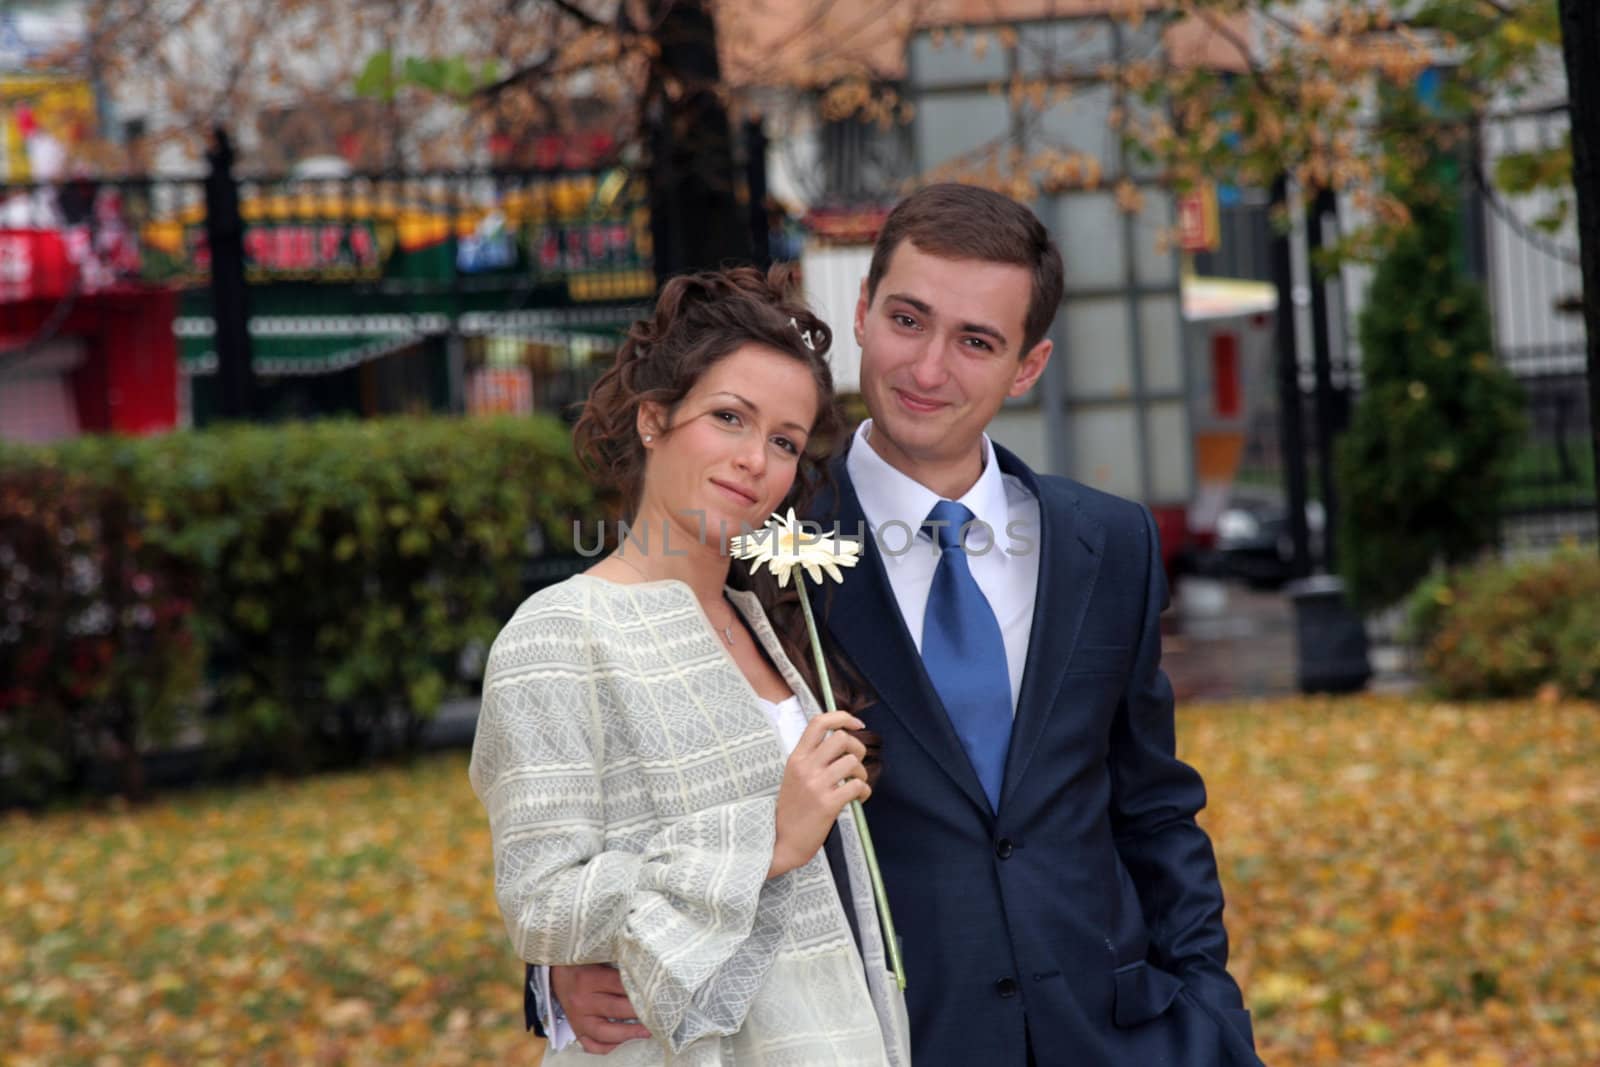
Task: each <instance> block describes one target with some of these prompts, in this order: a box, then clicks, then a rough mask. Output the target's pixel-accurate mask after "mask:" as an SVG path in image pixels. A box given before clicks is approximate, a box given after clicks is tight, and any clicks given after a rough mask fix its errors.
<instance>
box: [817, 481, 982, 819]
mask: <svg viewBox="0 0 1600 1067" xmlns="http://www.w3.org/2000/svg"><path fill="white" fill-rule="evenodd" d="M833 478H834V485H835V489H834V493H833V494H832V498H831V499H823V500H819V501H818V505H819V507H818V511H817V513H818V514H819V515H825V516H832V517H833V518H836V519H837V520H838V523H839V529H840V532H841V533H842V534H843V535H844V536H847V537H854V536H855V535H856V533H857V531H858V530H859V531H860V532H861V533H862V537H863V541H864V544H863V545H862V559H861V562H860V563H859V564H857V565H856V567H855V568H854V569H853V570H850V571H847V572H845V578H844V581H843V582H841V583H839V584H838V585H831V586H829V589H830V592H831V594H832V597H831V601H830V600H829V599H828V598H827V597H824V598H823V599H824V604H825V606H824V609H823V610H824V613H825V616H826V622H825V625H826V626H827V628H828V632H829V634H830V635H832V637H833V639H834V640H835V641H837V642H838V643H839V647H840V648H841V649H843V650H844V653H845V654H846V655H847V656H849V657H850V662H851V663H852V664H853V665H854V666H855V667H856V669H857V670H858V671H860V673H861V675H862V676H863V677H864V678H865V679H866V681H867V683H868V684H869V685H870V686H871V687H872V688H873V690H874V691H875V692H876V693H877V696H878V699H879V700H880V701H882V704H883V706H884V707H885V708H887V709H888V710H889V713H890V714H891V715H893V716H894V717H895V718H896V719H897V720H899V722H900V724H901V726H903V727H904V728H905V730H906V732H907V733H909V734H910V735H911V736H912V737H913V738H915V739H916V741H917V743H918V744H919V745H921V746H922V747H923V749H925V750H926V751H927V753H928V755H929V756H930V757H932V759H933V761H934V762H935V763H937V764H938V765H939V767H940V768H941V769H942V770H943V771H944V773H945V774H947V775H948V776H949V777H950V778H951V780H952V781H954V782H955V783H956V785H957V786H959V787H960V788H961V791H962V792H964V793H966V794H967V796H968V797H969V798H970V799H971V800H972V802H973V803H974V804H976V805H977V806H978V807H979V809H980V810H982V811H989V801H988V798H987V797H985V796H984V793H983V786H982V785H981V784H980V783H979V782H978V776H977V774H976V773H975V772H974V771H973V769H972V764H971V763H970V762H969V761H968V760H967V754H966V751H965V750H964V749H963V748H962V747H961V740H960V738H958V737H957V736H956V732H955V728H954V727H952V726H951V725H950V720H949V718H948V717H947V716H946V715H945V714H944V711H943V705H942V704H941V703H940V701H939V696H938V694H937V693H936V692H935V691H934V688H933V684H932V683H931V682H929V680H928V673H927V671H925V670H923V667H922V657H921V656H920V655H918V653H917V646H916V643H915V642H914V641H913V640H912V639H911V634H910V631H908V630H907V629H906V624H905V620H904V619H903V618H902V617H901V615H900V605H899V604H898V602H896V600H895V598H894V591H893V589H891V588H890V586H889V577H888V575H887V574H885V573H884V570H883V560H882V558H881V557H880V556H879V554H878V546H877V544H876V542H875V539H874V538H873V536H872V531H871V530H870V529H869V528H868V527H867V523H866V516H865V515H863V514H862V511H861V502H860V501H859V500H858V499H857V498H856V493H855V488H854V486H852V485H851V484H850V477H849V474H848V473H847V472H846V470H845V464H844V458H843V457H842V456H841V457H840V458H839V459H838V460H837V461H835V463H834V468H833ZM891 758H892V757H891Z"/></svg>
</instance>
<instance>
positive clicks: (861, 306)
mask: <svg viewBox="0 0 1600 1067" xmlns="http://www.w3.org/2000/svg"><path fill="white" fill-rule="evenodd" d="M871 306H872V300H871V299H870V298H869V297H868V295H867V280H866V279H865V278H862V279H861V293H860V295H858V296H857V297H856V317H855V328H856V347H857V348H860V347H861V336H862V334H864V333H866V330H867V308H869V307H871Z"/></svg>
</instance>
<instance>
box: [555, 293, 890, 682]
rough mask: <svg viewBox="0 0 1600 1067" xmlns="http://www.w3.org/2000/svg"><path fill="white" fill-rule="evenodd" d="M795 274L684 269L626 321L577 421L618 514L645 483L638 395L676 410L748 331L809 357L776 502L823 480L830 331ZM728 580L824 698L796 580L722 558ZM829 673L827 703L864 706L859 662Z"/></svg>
mask: <svg viewBox="0 0 1600 1067" xmlns="http://www.w3.org/2000/svg"><path fill="white" fill-rule="evenodd" d="M796 283H797V272H796V271H795V269H794V268H793V267H792V266H791V265H787V264H781V265H779V266H775V267H773V268H772V269H771V270H769V271H765V272H763V271H760V270H757V269H756V268H754V267H731V268H728V269H726V270H720V271H704V272H701V273H698V274H685V275H680V276H679V277H676V278H673V279H672V280H670V281H669V282H667V284H666V285H664V286H662V288H661V295H660V296H659V297H657V298H656V306H655V312H654V314H652V315H651V317H650V318H648V319H640V320H638V321H637V322H635V323H634V324H633V325H632V326H631V327H630V328H629V330H628V336H627V338H626V339H625V340H624V341H623V342H622V346H621V347H620V348H619V349H618V350H617V358H616V362H615V363H614V364H613V365H612V367H611V369H610V370H608V371H606V372H605V374H603V375H602V376H601V377H600V380H599V381H597V382H595V384H594V388H593V389H591V390H590V391H589V399H588V401H587V403H585V404H584V408H583V413H582V415H580V416H579V418H578V421H577V424H576V425H574V426H573V428H572V438H573V446H574V448H575V450H576V452H577V455H578V461H579V462H580V463H581V464H582V465H583V467H584V469H585V470H586V471H587V472H588V473H589V474H590V475H591V476H592V477H594V478H595V479H596V480H597V481H598V482H600V483H601V484H603V485H606V486H609V487H610V488H612V489H614V490H615V491H616V492H617V493H618V495H619V496H620V497H621V500H622V511H623V516H624V518H627V519H630V520H631V519H632V518H633V517H634V516H635V514H636V512H637V511H638V507H639V498H640V494H641V491H642V489H643V483H644V468H645V448H644V444H643V442H641V441H640V440H639V429H638V412H639V406H640V405H641V404H645V403H655V404H660V405H661V406H662V407H663V408H664V409H665V410H666V412H667V421H668V424H669V425H670V424H671V420H672V413H673V412H674V411H675V410H676V408H677V406H678V404H679V403H681V402H682V400H683V398H684V397H685V396H687V395H688V394H689V391H690V390H691V389H693V388H694V386H695V383H696V382H698V381H699V380H700V378H701V376H702V375H703V374H705V372H706V371H707V370H708V369H710V368H711V367H712V366H713V365H714V364H715V363H716V362H717V361H718V360H720V359H723V358H725V357H727V356H730V355H732V354H733V353H734V352H735V351H736V350H737V349H738V348H739V347H741V346H742V345H746V344H750V343H752V342H753V343H756V344H760V345H764V346H766V347H768V348H771V349H774V350H775V351H778V352H781V353H783V354H784V355H787V356H792V357H793V358H795V359H797V360H799V361H800V362H802V363H804V364H805V365H806V366H807V367H808V368H809V369H810V371H811V378H812V381H814V382H815V383H816V386H817V398H818V406H817V418H816V422H815V423H814V424H813V425H812V427H811V433H810V435H809V437H808V439H807V444H806V449H805V451H804V453H802V454H801V456H800V462H799V467H798V470H797V472H796V474H795V480H794V486H793V487H792V488H791V489H790V490H789V492H788V494H787V495H786V496H785V497H784V499H783V502H782V503H781V504H780V505H779V508H780V510H785V509H788V508H791V507H792V508H794V509H795V510H796V511H797V512H800V513H802V514H804V512H805V509H806V506H807V505H808V504H809V503H810V501H811V499H812V497H813V496H814V495H815V494H816V492H817V490H819V489H820V488H822V487H823V486H825V485H826V484H828V461H829V459H830V458H831V455H832V452H833V449H834V448H835V447H836V446H837V445H838V444H839V443H840V436H841V435H840V431H841V429H842V428H843V425H844V423H843V420H842V419H841V417H840V414H839V409H838V406H837V403H836V400H835V397H834V390H833V372H832V371H831V370H830V369H829V366H828V358H827V357H828V348H829V346H830V345H831V344H832V343H833V331H832V330H830V329H829V328H828V324H827V323H825V322H823V321H822V320H821V319H819V318H817V316H816V315H815V314H814V313H813V312H812V311H811V309H810V308H809V307H807V306H806V304H805V301H804V300H803V299H802V298H801V296H800V294H799V291H798V288H799V287H798V285H797V284H796ZM728 584H729V585H730V586H732V587H734V588H736V589H748V590H751V591H752V592H754V593H756V595H757V596H759V597H760V598H761V602H762V605H763V606H764V607H765V608H766V611H767V615H768V617H769V618H770V619H771V620H772V626H773V629H774V631H775V632H776V633H777V635H778V639H779V642H780V643H781V644H782V645H783V650H784V653H785V654H786V655H787V656H788V657H789V661H790V662H791V663H793V664H794V666H795V668H796V669H797V670H799V671H800V673H801V675H802V676H803V677H804V678H805V680H806V684H807V685H808V686H810V687H811V691H812V692H813V693H817V694H818V695H819V698H820V695H821V690H820V688H819V685H818V678H817V674H816V668H815V666H814V665H813V663H812V660H811V644H810V638H809V636H808V634H807V630H806V623H805V615H804V613H803V612H802V610H801V608H800V600H799V597H798V595H797V593H796V590H795V589H794V588H788V589H780V588H779V587H778V584H777V581H776V580H775V579H774V578H773V577H772V575H771V574H770V573H769V572H767V571H765V570H764V571H762V572H761V574H760V575H751V573H750V572H749V571H748V570H747V569H746V568H745V567H743V566H737V565H736V566H734V567H732V568H731V569H730V570H729V574H728ZM832 658H833V659H835V660H837V659H838V657H832ZM831 674H832V681H833V683H834V685H833V706H834V707H837V708H845V709H848V710H852V711H859V710H860V709H861V708H863V707H865V706H866V705H867V703H869V698H868V696H867V693H866V692H865V688H864V686H863V684H862V682H861V679H860V677H859V676H858V675H857V674H856V673H855V672H853V671H851V670H849V669H848V668H845V667H844V666H843V665H842V664H841V665H840V666H839V667H836V668H835V669H834V670H833V671H832V672H831Z"/></svg>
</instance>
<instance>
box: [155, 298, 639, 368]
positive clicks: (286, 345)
mask: <svg viewBox="0 0 1600 1067" xmlns="http://www.w3.org/2000/svg"><path fill="white" fill-rule="evenodd" d="M646 310H647V308H645V307H643V306H640V305H632V306H622V307H619V306H612V307H577V308H551V309H539V310H524V311H498V312H496V311H476V312H467V313H466V314H464V315H462V316H461V317H460V318H459V319H458V320H457V328H458V329H459V330H460V331H461V333H462V334H463V335H464V336H468V337H471V336H495V335H500V336H515V337H522V338H526V339H537V340H541V341H546V342H547V343H552V344H559V343H566V342H570V341H571V340H572V339H574V338H576V337H580V336H581V337H582V338H583V339H584V342H587V341H588V340H589V339H590V338H592V337H594V336H595V335H597V334H600V335H612V336H614V335H616V334H618V333H620V332H621V330H622V329H623V328H624V327H625V326H626V324H627V323H630V322H632V321H633V320H634V319H637V318H639V317H640V316H641V315H642V314H644V313H645V311H646ZM449 329H450V318H449V316H446V315H443V314H438V313H431V312H430V313H424V314H412V315H407V314H390V315H384V314H377V315H255V316H252V317H251V319H250V343H251V349H252V353H253V359H252V364H253V366H254V368H255V372H256V373H257V374H259V375H262V376H264V377H273V376H287V375H315V374H332V373H335V372H337V371H342V370H347V369H349V368H350V367H355V366H358V365H360V364H362V363H367V362H370V361H371V360H375V359H382V358H383V357H385V356H388V355H391V354H393V353H395V352H398V351H401V350H402V349H405V348H409V347H411V346H412V345H414V344H416V343H418V342H419V341H422V340H424V339H425V338H427V337H428V336H430V335H437V334H441V333H444V332H446V331H448V330H449ZM173 332H174V333H176V334H177V335H178V357H179V360H180V364H181V366H182V368H183V371H184V373H186V374H189V375H193V376H203V375H208V374H215V373H216V370H217V353H216V343H215V333H216V325H215V323H214V322H213V321H212V319H210V318H209V317H206V316H199V315H185V316H181V317H179V318H178V319H177V320H176V321H175V322H174V323H173Z"/></svg>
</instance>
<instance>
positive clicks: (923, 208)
mask: <svg viewBox="0 0 1600 1067" xmlns="http://www.w3.org/2000/svg"><path fill="white" fill-rule="evenodd" d="M902 241H910V242H911V243H912V244H914V245H916V246H917V247H918V248H919V249H921V250H922V251H923V252H926V253H928V254H929V255H933V256H939V257H941V258H943V259H977V260H983V261H984V262H988V263H1009V264H1012V265H1013V266H1017V267H1023V268H1026V269H1027V270H1028V271H1029V273H1031V274H1032V275H1033V292H1032V293H1031V294H1030V295H1029V297H1028V314H1027V317H1026V318H1025V319H1024V320H1023V324H1022V331H1023V343H1022V350H1021V352H1019V353H1018V356H1019V357H1020V356H1024V355H1027V354H1028V353H1029V352H1031V351H1032V350H1033V346H1034V345H1036V344H1038V343H1039V342H1040V341H1042V340H1044V335H1045V333H1046V332H1047V331H1048V330H1049V329H1050V323H1051V322H1052V321H1054V319H1055V317H1056V308H1058V307H1060V306H1061V290H1062V286H1063V282H1062V267H1061V252H1060V251H1059V250H1058V249H1057V248H1056V244H1055V241H1053V240H1051V238H1050V231H1049V230H1047V229H1045V227H1044V223H1042V222H1040V221H1039V219H1038V217H1037V216H1036V215H1034V213H1033V212H1032V211H1030V210H1028V209H1027V208H1026V207H1024V206H1023V205H1022V204H1019V203H1017V202H1016V201H1015V200H1012V199H1011V198H1010V197H1008V196H1001V195H1000V194H999V193H993V192H990V191H989V190H987V189H980V188H978V187H977V186H975V185H960V184H957V183H954V182H944V183H941V184H938V185H930V186H928V187H927V188H924V189H919V190H918V191H917V192H915V193H912V194H911V195H910V196H908V197H906V198H905V199H904V200H902V201H900V203H898V204H896V205H895V209H894V210H893V211H891V212H890V213H889V217H888V219H886V220H885V221H884V224H883V229H882V230H881V231H879V233H878V240H877V243H876V244H874V245H873V246H872V265H871V267H869V268H868V270H867V300H868V301H869V302H870V301H872V300H874V299H876V297H877V295H878V283H879V282H881V281H882V280H883V276H884V275H885V274H886V273H888V270H889V260H890V259H892V258H893V257H894V251H895V249H896V248H899V247H900V243H901V242H902Z"/></svg>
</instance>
